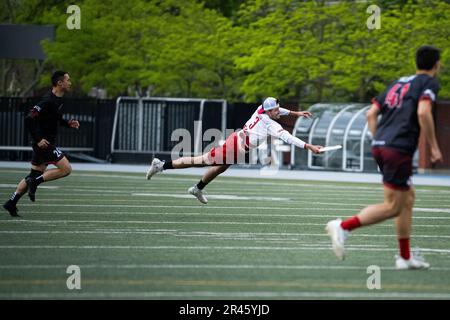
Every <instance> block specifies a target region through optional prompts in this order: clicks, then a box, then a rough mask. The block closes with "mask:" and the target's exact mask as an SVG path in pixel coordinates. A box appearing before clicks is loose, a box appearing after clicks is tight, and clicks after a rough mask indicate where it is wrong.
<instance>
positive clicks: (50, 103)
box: [3, 71, 80, 216]
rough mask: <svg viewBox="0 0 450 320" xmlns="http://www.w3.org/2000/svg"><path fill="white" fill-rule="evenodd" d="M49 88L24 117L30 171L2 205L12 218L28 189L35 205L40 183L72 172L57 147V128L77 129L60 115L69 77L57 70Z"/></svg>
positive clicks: (76, 126)
mask: <svg viewBox="0 0 450 320" xmlns="http://www.w3.org/2000/svg"><path fill="white" fill-rule="evenodd" d="M52 85H53V88H52V90H51V91H50V92H49V93H48V94H47V95H45V96H44V97H43V98H42V100H41V101H40V102H39V103H38V104H36V105H35V106H34V107H33V108H32V109H31V110H30V112H29V114H28V115H27V116H26V118H25V124H26V127H27V129H28V131H29V133H30V136H31V139H32V148H33V155H32V160H31V172H30V174H29V175H28V176H26V177H25V178H24V179H22V181H20V182H19V184H18V186H17V189H16V191H15V192H14V193H13V195H12V196H11V198H10V199H9V200H8V201H7V202H6V203H5V204H4V205H3V208H5V209H6V210H7V211H8V212H9V213H10V215H11V216H18V214H17V212H18V210H17V207H16V204H17V202H18V201H19V199H20V197H21V196H22V195H23V194H24V193H25V192H26V191H27V190H28V196H29V197H30V200H31V201H33V202H34V201H35V193H36V189H37V187H38V185H39V184H41V183H42V182H47V181H51V180H55V179H59V178H62V177H65V176H68V175H69V174H70V172H71V171H72V168H71V166H70V163H69V161H68V160H67V158H66V157H65V155H64V153H63V152H62V151H61V150H59V149H58V147H56V137H57V134H58V126H64V127H68V128H74V129H78V128H79V127H80V124H79V122H78V121H77V120H74V119H72V120H69V121H67V120H64V119H63V116H62V107H63V96H64V93H65V92H67V91H69V90H70V88H71V85H72V83H71V81H70V77H69V74H68V73H67V72H65V71H56V72H55V73H54V74H53V75H52ZM48 164H53V165H55V166H56V168H55V169H50V170H47V171H46V169H47V166H48Z"/></svg>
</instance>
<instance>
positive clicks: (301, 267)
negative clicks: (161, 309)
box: [0, 264, 450, 271]
mask: <svg viewBox="0 0 450 320" xmlns="http://www.w3.org/2000/svg"><path fill="white" fill-rule="evenodd" d="M79 267H80V268H81V269H286V270H317V269H323V270H367V266H338V265H333V266H330V265H249V264H242V265H239V264H237V265H233V264H227V265H220V264H124V265H114V264H90V265H89V264H86V265H83V264H80V265H79ZM66 268H67V265H46V264H35V265H32V264H30V265H0V269H66ZM380 269H381V270H396V269H395V267H380ZM428 271H450V268H445V267H431V268H430V269H428Z"/></svg>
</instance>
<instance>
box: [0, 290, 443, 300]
mask: <svg viewBox="0 0 450 320" xmlns="http://www.w3.org/2000/svg"><path fill="white" fill-rule="evenodd" d="M191 297H197V298H199V297H204V298H229V299H235V298H251V297H254V298H349V299H350V298H356V299H358V298H359V299H368V298H379V299H388V298H391V299H400V298H408V299H420V298H422V299H450V294H449V293H424V292H420V293H419V292H418V293H408V292H367V291H360V292H345V291H342V292H339V291H338V292H336V291H331V292H305V291H279V292H278V291H226V292H224V291H183V292H181V291H153V292H73V293H68V292H48V293H45V292H41V293H0V298H2V299H5V298H7V299H8V298H9V299H46V298H66V299H77V298H78V299H87V298H94V299H95V298H99V299H101V298H111V299H117V298H142V299H144V298H187V299H191Z"/></svg>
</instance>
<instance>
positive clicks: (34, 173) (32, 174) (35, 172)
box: [25, 169, 44, 180]
mask: <svg viewBox="0 0 450 320" xmlns="http://www.w3.org/2000/svg"><path fill="white" fill-rule="evenodd" d="M42 174H44V172H42V171H39V170H34V169H31V171H30V173H29V174H28V175H27V176H26V177H25V180H26V179H28V178H29V177H31V178H37V177H39V176H40V175H42Z"/></svg>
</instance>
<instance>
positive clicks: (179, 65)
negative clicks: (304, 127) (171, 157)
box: [1, 0, 450, 101]
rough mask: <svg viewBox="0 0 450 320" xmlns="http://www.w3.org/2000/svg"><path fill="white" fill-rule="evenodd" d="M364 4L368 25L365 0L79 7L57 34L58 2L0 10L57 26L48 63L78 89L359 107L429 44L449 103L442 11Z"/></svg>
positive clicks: (443, 7)
mask: <svg viewBox="0 0 450 320" xmlns="http://www.w3.org/2000/svg"><path fill="white" fill-rule="evenodd" d="M374 3H377V4H378V5H379V6H380V7H381V29H374V30H370V29H369V28H368V27H367V24H366V23H367V20H368V18H369V16H370V13H368V12H367V11H366V10H367V7H368V6H369V3H361V2H358V3H354V2H351V1H340V2H337V1H325V0H321V1H319V0H317V1H300V0H297V1H293V0H279V1H274V0H247V1H244V2H242V3H240V2H239V1H233V0H230V1H224V2H222V1H212V2H211V1H200V0H197V1H195V0H186V1H183V2H180V1H177V0H165V1H149V0H127V1H114V0H105V1H98V0H80V1H77V5H78V6H79V7H80V8H81V30H68V29H67V27H66V19H67V18H68V16H69V15H68V14H67V13H66V8H67V6H68V5H69V4H71V3H70V2H69V1H45V5H42V4H41V1H37V0H22V1H21V0H9V1H7V3H5V4H2V9H3V8H6V7H5V6H6V5H7V4H10V5H11V6H12V7H14V6H15V7H17V8H19V9H18V10H15V20H16V21H18V22H22V23H23V22H25V21H28V22H29V23H40V24H54V25H55V26H56V41H54V42H48V43H46V44H45V50H46V52H47V54H48V63H49V65H51V66H52V67H54V68H63V69H65V70H68V71H69V72H70V73H71V75H72V78H73V80H74V81H75V82H77V83H78V84H79V85H80V86H81V88H82V90H83V91H84V92H88V91H89V90H90V88H92V87H93V86H96V87H103V88H106V89H107V90H108V94H109V95H110V96H116V95H119V94H134V91H135V90H139V91H142V92H144V91H146V90H148V91H149V92H150V93H151V94H152V95H160V96H188V97H210V98H222V97H223V98H226V99H231V100H246V101H255V100H260V99H261V98H263V97H265V96H268V95H271V96H273V95H275V96H278V97H280V98H281V99H284V100H291V101H292V100H313V101H325V100H328V101H368V100H369V99H370V98H371V97H372V96H374V95H376V94H377V93H379V92H380V91H381V90H383V89H384V88H385V86H386V85H387V84H389V83H390V82H391V81H393V80H395V79H396V78H398V77H400V76H404V75H410V74H413V73H414V72H415V65H414V53H415V50H416V49H417V48H418V47H419V46H421V45H424V44H430V45H435V46H437V47H439V48H441V49H442V64H443V66H444V69H443V70H442V73H441V75H440V82H441V86H442V89H441V92H440V97H441V98H442V97H444V98H450V71H448V68H445V66H447V65H448V63H449V58H450V57H449V55H450V52H449V49H448V47H449V39H450V4H449V3H448V2H445V1H438V0H414V1H412V0H380V1H375V2H374ZM40 4H41V5H40ZM370 4H371V3H370ZM8 12H9V11H8ZM36 12H37V13H38V14H33V13H36ZM1 17H2V20H3V21H6V19H7V18H6V15H5V14H2V16H1Z"/></svg>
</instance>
